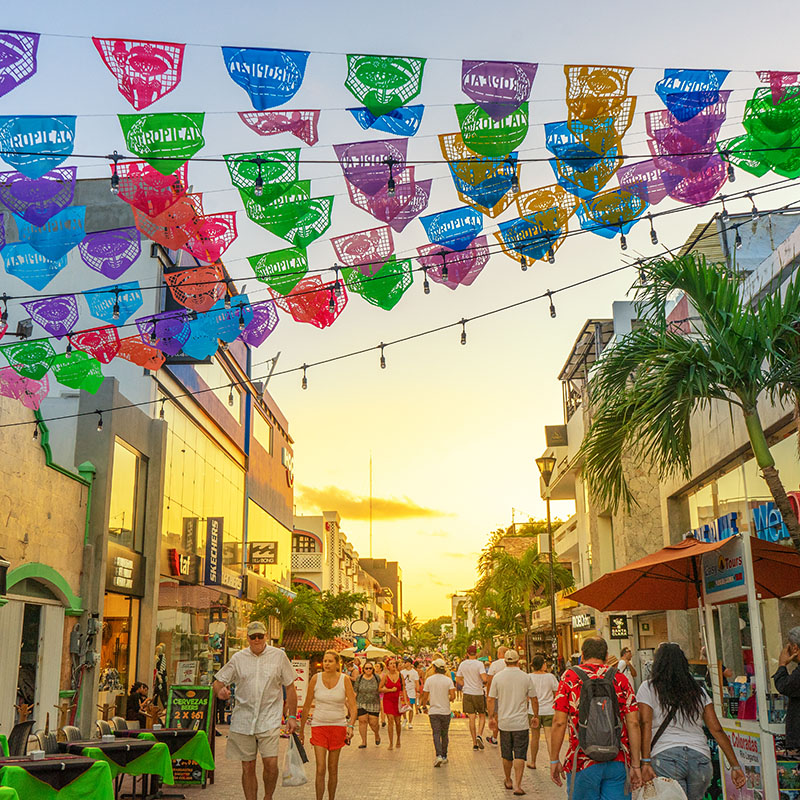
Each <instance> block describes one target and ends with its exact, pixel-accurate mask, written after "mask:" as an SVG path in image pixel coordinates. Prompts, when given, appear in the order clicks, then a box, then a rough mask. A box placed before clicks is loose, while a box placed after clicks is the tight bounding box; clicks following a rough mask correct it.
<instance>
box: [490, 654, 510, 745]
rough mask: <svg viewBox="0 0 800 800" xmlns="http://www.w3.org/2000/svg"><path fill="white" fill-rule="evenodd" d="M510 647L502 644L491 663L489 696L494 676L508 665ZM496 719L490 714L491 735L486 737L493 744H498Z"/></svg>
mask: <svg viewBox="0 0 800 800" xmlns="http://www.w3.org/2000/svg"><path fill="white" fill-rule="evenodd" d="M507 650H508V648H507V647H506V646H505V645H502V644H501V645H500V647H498V648H497V658H496V659H495V660H494V661H492V663H491V665H490V666H489V670H488V671H487V673H486V695H487V697H488V695H489V690H490V689H491V688H492V678H494V676H495V675H497V673H498V672H500V670H501V669H504V668H505V666H506V662H505V655H506V651H507ZM493 725H494V720H493V719H492V717H491V715H489V733H490V734H491V736H487V737H486V741H487V742H490V743H491V744H497V729H496V728H493V727H492V726H493Z"/></svg>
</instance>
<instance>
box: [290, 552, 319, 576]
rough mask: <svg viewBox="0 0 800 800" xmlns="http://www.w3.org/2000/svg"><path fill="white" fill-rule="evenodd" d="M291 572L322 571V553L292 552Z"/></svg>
mask: <svg viewBox="0 0 800 800" xmlns="http://www.w3.org/2000/svg"><path fill="white" fill-rule="evenodd" d="M292 572H322V553H292Z"/></svg>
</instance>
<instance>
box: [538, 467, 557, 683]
mask: <svg viewBox="0 0 800 800" xmlns="http://www.w3.org/2000/svg"><path fill="white" fill-rule="evenodd" d="M536 466H537V467H538V468H539V474H540V475H541V476H542V480H543V481H544V488H545V503H546V505H547V541H548V544H549V545H550V627H551V629H552V634H551V640H550V646H551V655H552V665H553V672H555V673H557V672H558V632H557V631H556V587H555V569H554V566H553V558H554V556H553V550H554V547H553V527H552V523H551V522H550V478H552V477H553V470H554V469H555V468H556V459H555V457H554V456H541V457H540V458H537V459H536Z"/></svg>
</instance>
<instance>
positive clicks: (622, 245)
mask: <svg viewBox="0 0 800 800" xmlns="http://www.w3.org/2000/svg"><path fill="white" fill-rule="evenodd" d="M623 224H624V222H623V219H622V217H620V218H619V249H620V250H627V249H628V240H627V239H626V238H625V232H624V231H623V230H622V226H623Z"/></svg>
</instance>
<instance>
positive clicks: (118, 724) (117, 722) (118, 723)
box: [111, 717, 128, 731]
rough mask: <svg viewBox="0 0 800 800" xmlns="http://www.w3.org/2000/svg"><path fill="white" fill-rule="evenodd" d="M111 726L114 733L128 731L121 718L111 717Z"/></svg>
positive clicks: (125, 723) (126, 724)
mask: <svg viewBox="0 0 800 800" xmlns="http://www.w3.org/2000/svg"><path fill="white" fill-rule="evenodd" d="M111 724H112V725H113V726H114V730H115V731H126V730H128V723H127V722H126V721H125V720H124V719H123V718H122V717H111Z"/></svg>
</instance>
